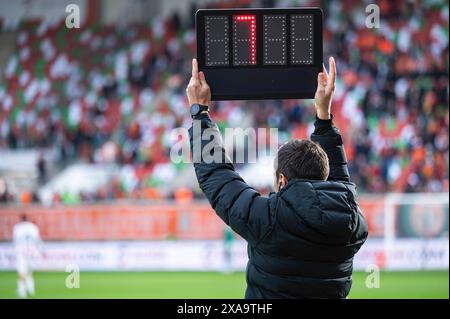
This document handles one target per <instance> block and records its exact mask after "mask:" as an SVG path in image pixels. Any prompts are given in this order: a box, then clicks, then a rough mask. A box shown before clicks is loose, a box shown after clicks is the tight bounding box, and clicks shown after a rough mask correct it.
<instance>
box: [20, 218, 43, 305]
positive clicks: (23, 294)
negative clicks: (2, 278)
mask: <svg viewBox="0 0 450 319" xmlns="http://www.w3.org/2000/svg"><path fill="white" fill-rule="evenodd" d="M13 241H14V248H15V252H16V268H17V273H18V275H19V279H18V281H17V294H18V296H19V298H27V297H28V296H34V294H35V288H34V279H33V274H32V269H31V264H30V261H31V259H32V258H33V257H36V256H37V254H38V253H39V252H41V251H42V241H41V237H40V234H39V228H38V227H37V226H36V225H35V224H33V223H32V222H30V221H28V219H27V216H26V215H25V214H22V216H21V217H20V222H19V223H17V224H16V225H14V228H13Z"/></svg>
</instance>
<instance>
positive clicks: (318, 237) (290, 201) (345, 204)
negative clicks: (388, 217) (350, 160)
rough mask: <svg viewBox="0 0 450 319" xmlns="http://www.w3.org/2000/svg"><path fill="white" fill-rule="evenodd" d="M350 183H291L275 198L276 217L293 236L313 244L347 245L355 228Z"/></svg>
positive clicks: (302, 181)
mask: <svg viewBox="0 0 450 319" xmlns="http://www.w3.org/2000/svg"><path fill="white" fill-rule="evenodd" d="M355 194H356V189H355V185H354V184H353V183H348V182H331V181H312V180H293V181H290V182H289V183H288V185H287V186H286V187H285V188H284V189H283V190H281V191H280V192H279V193H278V194H277V197H278V203H277V214H279V217H281V218H280V220H281V221H282V223H283V224H284V227H286V228H287V229H288V230H289V231H290V232H291V233H292V234H294V235H298V236H300V237H302V238H305V239H308V240H310V241H312V242H317V243H327V244H337V245H342V244H346V243H349V242H350V240H351V237H352V235H353V233H354V232H355V230H356V228H357V219H358V204H357V202H356V199H355Z"/></svg>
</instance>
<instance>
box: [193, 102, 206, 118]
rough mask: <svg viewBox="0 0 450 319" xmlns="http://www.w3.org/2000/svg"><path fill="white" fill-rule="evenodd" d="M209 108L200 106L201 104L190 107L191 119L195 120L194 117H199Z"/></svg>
mask: <svg viewBox="0 0 450 319" xmlns="http://www.w3.org/2000/svg"><path fill="white" fill-rule="evenodd" d="M208 110H209V106H208V105H202V104H192V105H191V116H192V118H195V117H196V116H198V115H200V113H202V112H204V111H208Z"/></svg>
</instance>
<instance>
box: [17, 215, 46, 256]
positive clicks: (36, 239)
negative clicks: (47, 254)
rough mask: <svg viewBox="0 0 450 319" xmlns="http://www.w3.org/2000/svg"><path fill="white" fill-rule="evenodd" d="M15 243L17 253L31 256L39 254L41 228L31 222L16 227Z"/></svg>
mask: <svg viewBox="0 0 450 319" xmlns="http://www.w3.org/2000/svg"><path fill="white" fill-rule="evenodd" d="M13 241H14V246H15V248H16V252H17V253H19V254H25V255H31V254H35V253H37V251H39V250H40V246H41V236H40V235H39V228H38V227H37V226H36V225H35V224H33V223H31V222H27V221H25V222H20V223H18V224H16V225H14V228H13Z"/></svg>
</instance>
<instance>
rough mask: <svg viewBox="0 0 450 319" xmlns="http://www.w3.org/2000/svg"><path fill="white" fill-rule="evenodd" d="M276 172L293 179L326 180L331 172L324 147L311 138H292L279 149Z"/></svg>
mask: <svg viewBox="0 0 450 319" xmlns="http://www.w3.org/2000/svg"><path fill="white" fill-rule="evenodd" d="M275 172H276V175H277V176H279V175H280V174H283V175H284V176H285V177H286V179H287V180H288V181H290V180H292V179H310V180H322V181H324V180H326V179H327V178H328V174H329V172H330V167H329V164H328V156H327V154H326V153H325V151H324V150H323V149H322V147H321V146H320V145H319V144H317V143H314V142H313V141H310V140H292V141H289V142H287V143H286V144H284V145H283V146H281V147H280V149H279V150H278V154H277V158H276V159H275Z"/></svg>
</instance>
